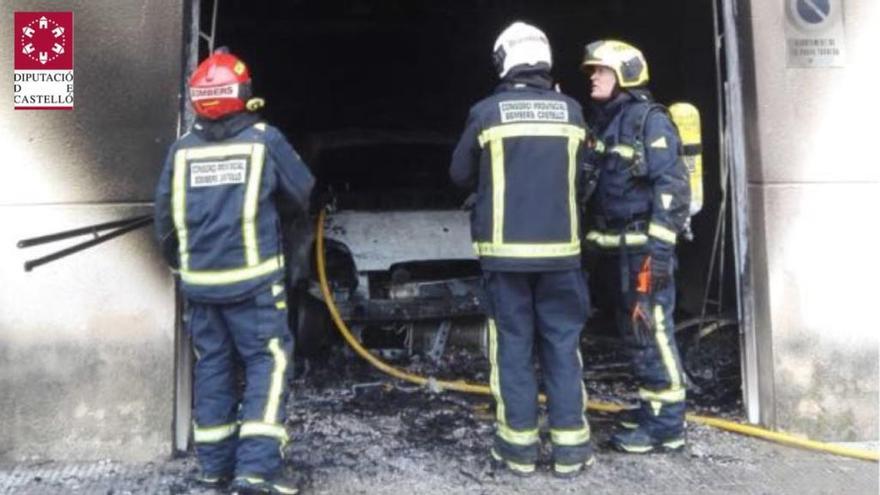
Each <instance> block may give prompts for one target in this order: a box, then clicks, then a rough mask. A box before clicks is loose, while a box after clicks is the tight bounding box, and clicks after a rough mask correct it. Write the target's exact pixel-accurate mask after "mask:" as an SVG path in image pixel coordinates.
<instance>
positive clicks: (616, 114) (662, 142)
mask: <svg viewBox="0 0 880 495" xmlns="http://www.w3.org/2000/svg"><path fill="white" fill-rule="evenodd" d="M588 120H589V123H590V125H591V126H592V127H593V128H594V129H596V130H597V132H598V137H599V139H600V140H601V142H602V143H603V145H604V152H602V153H595V152H592V151H591V152H588V153H587V154H586V160H587V161H588V162H594V163H595V164H596V165H598V167H599V179H598V185H597V187H596V192H595V193H594V194H593V196H592V200H591V201H590V204H589V205H588V206H589V207H588V210H589V211H590V215H591V217H592V218H591V219H590V220H589V229H588V232H587V236H586V239H587V241H589V242H592V243H593V244H594V245H597V247H599V248H617V247H618V246H620V241H621V239H620V234H621V233H625V244H626V245H627V246H629V247H636V249H647V250H649V251H651V252H655V253H656V252H658V251H666V252H671V250H672V249H674V247H675V243H676V240H677V239H676V238H677V234H678V233H679V232H681V231H682V229H683V228H684V225H685V221H686V220H687V217H688V205H689V203H690V185H689V181H688V171H687V166H686V165H685V163H684V161H683V160H682V159H681V155H680V152H681V141H680V139H679V136H678V131H677V129H676V128H675V124H673V122H672V120H671V118H670V117H669V114H668V113H667V112H666V111H665V109H663V107H661V106H660V105H657V104H655V103H653V99H652V97H651V94H650V92H648V91H647V90H644V89H637V90H630V91H628V92H621V93H620V94H618V95H617V97H615V98H614V99H612V100H611V101H609V102H606V103H601V104H594V106H593V107H592V108H591V114H590V117H589V119H588ZM633 150H635V155H636V156H637V157H640V159H638V160H634V159H633V156H632V154H633V152H634V151H633ZM634 226H637V227H634ZM639 246H641V248H639Z"/></svg>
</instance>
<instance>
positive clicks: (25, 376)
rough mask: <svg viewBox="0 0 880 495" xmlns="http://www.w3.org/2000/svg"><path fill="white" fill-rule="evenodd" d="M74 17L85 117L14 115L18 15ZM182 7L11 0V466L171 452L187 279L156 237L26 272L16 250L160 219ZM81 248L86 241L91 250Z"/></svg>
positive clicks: (4, 246)
mask: <svg viewBox="0 0 880 495" xmlns="http://www.w3.org/2000/svg"><path fill="white" fill-rule="evenodd" d="M39 10H50V11H51V10H72V11H73V13H74V29H75V35H74V41H75V53H74V71H75V72H74V74H75V109H74V110H72V111H33V110H31V111H22V110H19V111H15V110H13V109H12V67H13V63H12V41H13V35H12V33H11V30H12V27H13V12H14V11H39ZM182 19H183V5H182V3H181V2H178V1H176V0H165V1H156V0H153V1H146V0H144V1H129V2H118V1H115V0H90V1H88V2H86V1H68V2H63V3H59V2H52V1H47V0H46V1H15V2H11V1H2V2H0V67H3V68H4V69H5V70H6V74H5V75H4V76H3V77H4V80H5V81H6V83H5V84H0V102H3V103H2V104H0V149H2V150H3V160H2V162H0V170H2V180H0V226H2V229H0V259H2V260H3V261H2V263H0V280H2V284H0V418H2V421H0V424H2V426H0V461H15V460H21V459H34V458H37V459H39V458H50V459H71V458H72V459H100V458H113V459H120V460H143V459H152V458H156V457H159V456H162V455H167V454H168V453H169V452H170V449H171V425H172V404H173V383H174V382H173V368H174V365H173V361H172V359H173V355H174V352H173V351H174V315H173V312H174V298H173V283H172V280H171V279H170V277H169V276H168V274H167V270H166V269H165V268H164V266H163V264H162V262H161V260H160V258H159V256H158V254H157V251H156V249H155V247H154V245H153V241H152V237H151V232H150V230H149V229H144V230H141V231H138V232H137V233H135V234H131V235H126V236H124V237H121V238H118V239H115V240H112V241H110V242H109V243H106V244H102V245H100V246H98V247H96V248H93V249H91V250H88V251H85V252H83V253H80V254H76V255H74V256H72V257H70V258H65V259H63V260H61V261H57V262H55V263H52V264H50V265H46V266H44V267H41V268H37V269H36V270H35V271H34V272H31V273H27V274H26V273H24V272H23V270H22V263H23V261H24V260H25V259H28V258H32V257H36V256H39V255H41V254H45V253H47V252H50V251H52V250H55V249H58V248H59V247H63V246H66V245H70V244H72V243H73V242H76V241H67V242H62V243H59V244H58V245H50V246H48V247H38V248H31V249H28V250H18V249H16V248H15V243H16V241H17V240H19V239H22V238H25V237H31V236H36V235H41V234H46V233H50V232H55V231H59V230H65V229H70V228H74V227H78V226H84V225H89V224H93V223H98V222H103V221H109V220H114V219H120V218H124V217H128V216H132V215H137V214H145V213H149V212H150V211H151V204H150V201H151V198H152V191H153V189H154V186H155V182H156V178H157V176H158V173H159V168H160V167H161V163H162V159H163V157H164V153H165V150H166V149H167V147H168V145H169V144H170V143H171V142H172V141H173V140H174V138H175V136H176V132H177V115H178V92H179V85H180V71H181V53H182V52H181V44H182V27H181V26H182ZM79 240H83V239H79Z"/></svg>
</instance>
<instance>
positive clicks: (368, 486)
mask: <svg viewBox="0 0 880 495" xmlns="http://www.w3.org/2000/svg"><path fill="white" fill-rule="evenodd" d="M611 347H612V348H611V349H610V350H607V354H605V352H606V351H602V350H601V349H602V348H601V347H600V346H599V345H598V344H594V347H593V349H592V350H593V352H592V354H587V356H593V358H591V357H587V362H586V363H585V367H586V376H587V378H588V380H587V384H588V390H589V393H590V396H591V399H598V400H615V401H618V402H620V401H621V400H623V401H626V400H627V398H631V397H634V391H635V386H634V384H633V383H631V381H630V379H629V378H628V374H627V369H626V367H625V366H624V365H625V360H622V359H620V358H621V355H619V354H615V352H617V351H614V350H613V346H611ZM594 358H595V359H594ZM398 364H400V365H402V366H405V367H406V368H407V369H408V370H409V371H413V372H418V373H422V374H426V375H428V376H436V377H437V378H465V379H468V380H473V381H481V382H484V381H485V380H486V378H487V372H488V363H487V362H486V360H485V359H484V358H483V357H482V356H480V355H478V354H476V355H475V353H474V352H473V351H468V350H464V349H455V348H449V349H447V351H446V353H445V354H444V356H443V359H441V360H440V361H439V362H436V363H432V362H429V360H425V359H421V358H419V357H417V356H414V357H413V358H412V359H410V360H408V361H403V362H400V363H398ZM690 406H691V408H692V409H693V408H696V409H697V410H698V412H700V413H703V414H712V415H721V416H724V417H726V418H732V419H741V418H740V415H741V406H740V405H739V403H738V402H737V401H732V402H727V403H721V404H713V403H705V402H703V398H701V397H695V398H694V400H693V401H692V403H691V404H690ZM288 408H289V409H288V413H289V420H288V422H287V427H288V430H289V431H290V433H291V438H292V441H291V442H290V443H289V444H288V446H287V447H286V448H285V457H286V467H285V469H286V470H287V474H288V475H290V476H291V477H293V478H294V479H296V480H298V482H299V483H300V486H301V488H302V493H307V494H308V493H313V494H328V495H329V494H334V495H336V494H388V495H400V494H404V493H419V494H420V495H434V494H436V495H440V494H444V495H445V494H450V493H452V494H459V493H460V494H486V495H489V494H502V493H503V494H529V495H534V494H535V493H571V494H575V493H586V492H589V493H590V494H615V495H617V494H621V493H648V492H650V493H656V494H679V493H685V492H694V493H701V494H702V493H755V494H764V493H768V494H769V493H772V494H777V493H782V494H785V493H791V494H797V495H803V494H808V493H809V494H813V493H829V494H831V493H833V494H837V493H848V494H850V493H852V494H861V493H865V494H876V493H877V492H878V479H877V465H876V464H875V463H869V462H864V461H857V460H851V459H844V458H839V457H833V456H829V455H824V454H818V453H813V452H807V451H801V450H796V449H791V448H787V447H782V446H778V445H775V444H771V443H768V442H764V441H760V440H755V439H752V438H748V437H742V436H738V435H734V434H730V433H725V432H721V431H718V430H714V429H712V428H708V427H705V426H699V425H688V427H687V438H688V444H687V446H686V448H685V449H684V451H683V452H681V453H676V454H667V455H661V454H650V455H644V456H632V455H626V454H620V453H616V452H614V451H612V450H610V449H609V448H608V446H607V445H606V443H607V440H608V437H609V436H610V434H611V433H612V431H613V417H612V415H609V414H599V413H593V412H591V413H590V423H591V426H592V430H593V439H594V442H595V445H596V447H597V463H596V465H595V466H594V467H593V468H592V469H591V470H590V471H589V472H588V473H586V474H585V475H582V476H580V477H578V478H576V479H574V480H558V479H555V478H553V477H552V476H551V475H550V472H549V459H550V457H549V456H550V451H549V448H548V447H547V446H546V443H547V442H546V441H545V447H544V450H543V451H542V461H541V464H540V465H539V472H538V474H537V475H536V476H534V477H531V478H527V479H522V478H517V477H514V476H512V475H509V474H507V473H504V472H497V471H495V470H493V468H492V465H491V463H490V462H489V456H488V449H489V447H490V445H491V436H492V431H493V419H494V404H493V402H492V400H491V398H490V397H486V396H480V395H465V394H457V393H448V392H446V393H435V392H431V391H429V390H426V389H424V388H422V387H417V386H414V385H411V384H406V383H403V382H400V381H397V380H393V379H391V378H389V377H387V376H385V375H383V374H381V373H379V372H378V371H376V370H374V369H373V368H371V367H370V366H369V365H368V364H366V363H364V362H363V361H361V360H359V359H356V358H354V357H352V356H350V355H349V353H347V352H345V351H341V350H338V351H335V352H334V353H332V354H331V355H329V356H327V357H326V358H325V359H322V360H312V361H309V362H303V363H301V366H300V371H299V374H298V376H297V377H296V379H295V382H294V395H293V397H292V399H291V401H290V402H289V404H288ZM542 428H543V429H544V430H546V425H542ZM545 440H546V438H545ZM196 473H197V463H196V461H195V458H194V456H193V455H192V454H189V455H184V456H181V457H179V458H175V459H169V460H167V461H164V462H156V463H151V464H137V465H127V464H122V463H117V462H109V461H99V462H90V463H85V462H70V463H58V462H39V461H30V462H23V463H19V464H16V465H13V466H0V493H3V494H5V493H9V494H16V495H18V494H34V495H51V494H69V493H74V494H79V493H83V494H108V495H109V494H112V495H124V494H184V493H193V494H210V493H215V492H212V491H205V490H202V489H200V488H199V487H198V486H197V485H195V482H194V479H195V475H196Z"/></svg>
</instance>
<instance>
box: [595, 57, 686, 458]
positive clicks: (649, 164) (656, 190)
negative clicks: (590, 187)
mask: <svg viewBox="0 0 880 495" xmlns="http://www.w3.org/2000/svg"><path fill="white" fill-rule="evenodd" d="M581 68H582V70H583V71H584V72H586V73H587V74H589V81H590V86H589V91H590V98H591V100H592V102H591V105H590V107H589V108H588V118H587V121H588V124H589V125H590V126H591V128H592V129H593V130H594V131H595V132H596V133H597V136H598V137H597V141H596V142H595V145H594V146H593V151H592V152H591V153H590V154H589V156H588V158H587V160H586V165H585V167H586V168H587V170H588V173H594V178H595V180H594V183H595V191H594V192H593V194H592V195H591V197H590V200H589V203H588V205H587V211H588V213H589V217H588V228H587V232H586V242H585V246H586V248H587V250H588V251H589V252H590V253H591V254H592V255H593V256H592V258H594V259H597V260H598V262H597V263H595V267H596V269H597V272H596V273H595V275H596V276H597V277H594V278H599V279H600V280H599V281H600V282H602V283H603V286H605V285H607V287H608V288H609V289H610V290H609V291H608V292H610V294H612V300H613V301H614V306H615V311H616V319H617V322H618V327H619V329H620V331H621V332H622V334H623V337H624V339H625V340H626V341H627V342H628V343H629V344H631V345H630V347H629V348H630V349H631V352H632V356H631V359H632V365H633V368H634V373H635V375H636V378H637V380H638V382H639V396H640V398H641V402H640V407H639V408H638V409H636V410H632V411H629V412H628V413H626V414H625V415H624V417H623V418H622V420H621V421H620V422H619V424H620V426H621V430H620V431H618V432H617V433H615V434H614V436H613V437H612V439H611V443H612V445H613V446H614V447H616V448H617V449H619V450H622V451H624V452H631V453H645V452H650V451H653V450H678V449H680V448H682V447H683V446H684V414H685V378H684V373H683V372H682V367H681V359H680V357H679V352H678V349H677V346H676V343H675V337H674V335H673V329H674V324H673V309H674V307H675V282H674V278H673V272H674V270H675V263H676V258H675V245H676V241H677V240H678V237H679V234H680V233H682V232H683V229H684V228H685V225H686V222H687V219H688V213H689V212H688V210H689V204H690V186H689V177H688V170H687V167H686V166H685V163H684V162H683V160H682V158H681V141H680V139H679V134H678V132H677V130H676V127H675V125H674V123H673V121H672V120H671V118H670V116H669V113H668V112H667V110H666V108H665V107H663V106H662V105H660V104H658V103H655V102H654V100H653V97H652V95H651V93H650V91H649V90H648V89H647V87H646V84H647V83H648V80H649V75H648V64H647V61H646V60H645V57H644V55H642V52H641V51H639V50H638V49H637V48H635V47H634V46H632V45H630V44H627V43H624V42H621V41H614V40H601V41H596V42H593V43H590V44H588V45H587V46H586V51H585V55H584V59H583V63H582V65H581ZM606 272H607V273H606ZM603 275H604V276H603Z"/></svg>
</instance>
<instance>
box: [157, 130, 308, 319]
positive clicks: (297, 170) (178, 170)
mask: <svg viewBox="0 0 880 495" xmlns="http://www.w3.org/2000/svg"><path fill="white" fill-rule="evenodd" d="M313 185H314V178H313V177H312V174H311V173H310V172H309V170H308V168H307V167H306V165H305V164H304V163H303V162H302V160H301V159H300V157H299V155H297V153H296V152H295V151H294V150H293V148H292V147H291V146H290V144H289V143H288V142H287V140H286V139H285V137H284V136H283V135H282V134H281V132H280V131H278V129H276V128H274V127H272V126H270V125H267V124H265V123H263V122H260V121H259V118H258V117H257V116H256V115H254V114H249V113H239V114H235V115H233V116H230V117H227V118H225V119H222V120H219V121H207V120H199V121H197V122H196V123H195V124H194V125H193V128H192V131H191V132H188V133H186V134H184V135H183V136H181V137H180V139H178V140H177V142H175V143H174V144H173V145H171V148H170V149H169V151H168V156H167V158H166V160H165V166H164V168H163V170H162V175H161V177H160V179H159V184H158V186H157V188H156V199H155V217H156V218H155V220H156V225H155V227H156V235H157V237H158V239H159V243H160V245H161V247H162V253H163V255H164V257H165V259H166V260H167V261H168V263H169V264H170V265H171V266H174V267H178V268H179V271H180V278H181V282H182V289H183V292H184V294H185V295H186V297H187V298H189V299H193V300H197V301H205V302H231V301H236V300H241V299H244V298H246V297H248V296H250V295H251V294H253V293H254V292H256V291H258V290H260V289H262V288H264V287H266V286H267V285H269V284H270V283H272V282H273V281H275V280H278V279H279V278H281V277H283V275H284V256H283V248H282V237H281V222H280V218H279V207H285V209H290V210H292V211H296V212H300V213H305V212H307V210H308V201H309V195H310V193H311V190H312V187H313Z"/></svg>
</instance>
